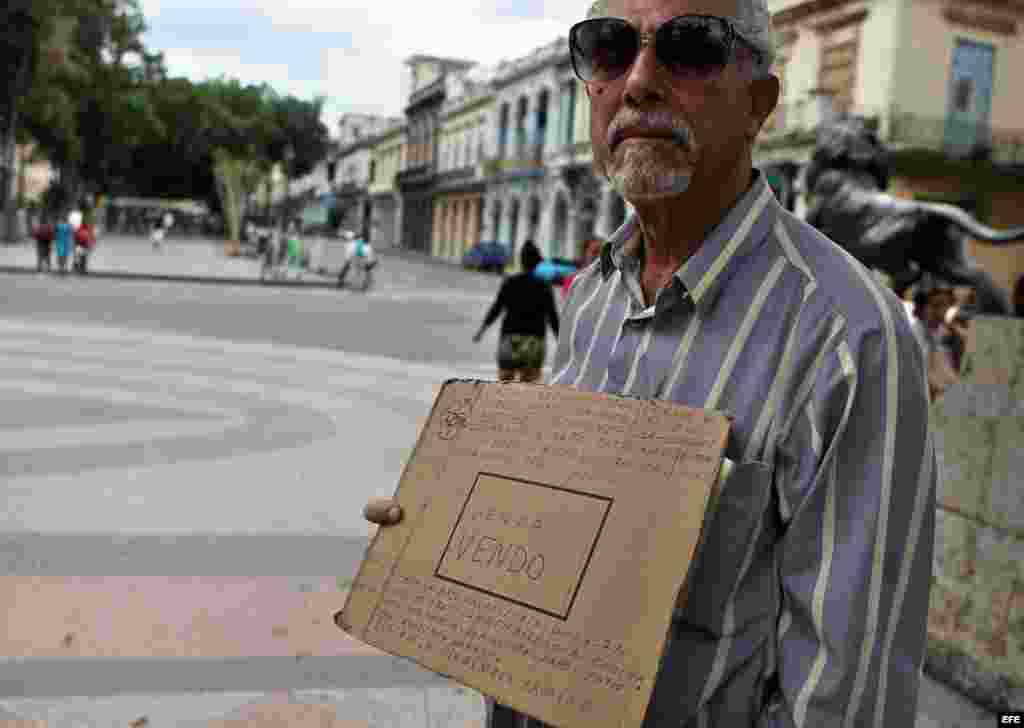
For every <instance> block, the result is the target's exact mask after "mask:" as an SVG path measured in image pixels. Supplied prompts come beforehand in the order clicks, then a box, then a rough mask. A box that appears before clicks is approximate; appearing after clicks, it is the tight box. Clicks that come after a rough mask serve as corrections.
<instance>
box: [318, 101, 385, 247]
mask: <svg viewBox="0 0 1024 728" xmlns="http://www.w3.org/2000/svg"><path fill="white" fill-rule="evenodd" d="M400 121H401V120H400V119H398V118H395V117H387V116H375V115H372V114H342V116H341V118H340V119H339V121H338V145H339V151H338V155H337V157H335V160H334V180H335V182H334V195H335V204H336V205H337V214H338V218H339V224H340V227H341V228H342V229H343V230H351V231H353V232H355V233H356V234H358V235H361V236H362V237H364V238H368V237H370V236H371V234H372V228H371V217H372V203H371V200H370V194H369V186H370V175H371V167H372V162H373V148H374V145H375V142H376V138H377V136H378V135H380V133H381V132H383V131H384V130H385V129H387V128H388V127H390V126H392V125H394V124H396V123H400Z"/></svg>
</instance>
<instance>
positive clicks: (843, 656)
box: [758, 321, 936, 728]
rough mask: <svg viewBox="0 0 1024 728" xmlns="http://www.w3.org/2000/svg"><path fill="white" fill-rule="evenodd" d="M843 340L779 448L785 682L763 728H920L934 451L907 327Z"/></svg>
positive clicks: (816, 376)
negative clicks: (917, 721)
mask: <svg viewBox="0 0 1024 728" xmlns="http://www.w3.org/2000/svg"><path fill="white" fill-rule="evenodd" d="M889 323H890V325H889V326H888V327H887V328H888V331H873V332H868V333H866V334H864V335H862V336H860V337H859V339H857V340H855V339H854V337H850V336H846V337H845V338H840V339H839V340H838V343H837V344H835V345H834V346H833V349H832V350H831V351H830V352H828V353H827V354H826V355H825V357H824V359H823V361H822V362H821V366H820V367H818V369H817V371H816V372H814V373H813V374H811V375H810V378H809V380H808V381H809V382H811V386H810V387H809V391H808V393H807V396H806V398H805V399H804V400H803V401H802V403H800V404H799V405H798V406H799V410H798V411H797V412H796V414H795V416H793V417H791V420H792V422H793V423H794V424H793V425H792V426H790V428H789V432H788V433H784V435H783V438H782V440H781V441H780V446H779V447H780V451H779V453H778V457H777V463H778V465H777V473H776V478H777V481H776V490H777V492H778V493H779V501H780V505H779V509H780V511H781V516H782V520H783V522H784V523H785V530H784V535H783V537H782V539H781V542H780V544H779V548H778V551H777V555H776V564H777V568H778V573H779V578H780V582H781V584H780V586H781V592H782V594H781V596H782V611H781V615H780V624H779V626H778V637H777V642H776V646H777V660H776V665H777V670H778V672H777V675H776V676H775V679H774V680H772V681H771V683H770V684H772V685H773V686H774V687H773V693H774V694H772V695H769V696H766V697H767V700H766V702H765V703H764V704H765V705H766V707H765V709H764V710H763V711H762V714H761V715H760V719H759V721H758V726H759V728H796V727H797V726H803V727H804V728H808V727H810V726H822V727H824V726H828V727H829V728H853V727H854V726H865V725H870V726H873V727H876V728H905V727H906V726H912V725H914V724H915V714H916V707H917V695H918V688H919V683H920V674H921V665H922V662H923V659H924V650H925V645H926V639H927V632H926V628H927V618H928V597H929V590H930V587H931V569H932V555H933V548H934V530H935V487H936V472H935V454H934V447H933V442H932V437H931V432H930V429H929V424H928V398H927V387H926V383H925V381H924V373H923V371H922V369H923V368H922V367H921V365H920V355H919V353H918V352H917V351H916V347H917V346H918V345H917V342H916V340H915V338H914V336H913V334H912V333H911V332H910V330H909V326H905V325H903V324H902V323H901V322H893V321H890V322H889Z"/></svg>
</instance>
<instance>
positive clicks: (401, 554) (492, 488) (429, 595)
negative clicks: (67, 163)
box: [337, 381, 729, 727]
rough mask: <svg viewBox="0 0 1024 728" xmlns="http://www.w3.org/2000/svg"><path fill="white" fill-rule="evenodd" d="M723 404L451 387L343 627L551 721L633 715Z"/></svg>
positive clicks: (698, 528)
mask: <svg viewBox="0 0 1024 728" xmlns="http://www.w3.org/2000/svg"><path fill="white" fill-rule="evenodd" d="M728 429H729V423H728V420H727V419H726V418H725V416H724V415H721V414H717V413H712V412H706V411H702V410H697V409H692V408H687V407H682V406H680V405H676V404H672V403H669V402H662V401H653V400H638V399H629V398H623V397H617V396H612V395H604V394H594V393H589V392H581V391H577V390H575V389H572V388H568V387H546V386H539V385H530V384H526V385H523V384H497V383H484V382H466V381H449V382H447V383H446V384H445V385H444V386H443V387H442V389H441V392H440V394H439V395H438V398H437V400H436V402H435V403H434V408H433V411H432V412H431V415H430V418H429V420H428V422H427V424H426V425H425V426H424V429H423V431H422V432H421V434H420V438H419V442H418V444H417V446H416V449H415V451H414V452H413V454H412V456H411V458H410V460H409V462H408V463H407V465H406V468H405V471H404V472H403V474H402V478H401V481H400V482H399V485H398V490H397V492H396V495H395V499H396V500H397V501H398V503H399V504H400V505H401V506H402V508H403V511H404V514H405V515H404V518H403V520H402V522H401V523H399V524H397V525H394V526H388V527H385V528H380V529H378V531H377V534H376V536H375V537H374V539H373V541H372V543H371V544H370V546H369V548H368V549H367V553H366V556H365V558H364V560H363V563H362V565H361V566H360V569H359V573H358V575H357V577H356V580H355V583H354V584H353V586H352V589H351V592H350V594H349V597H348V600H347V602H346V604H345V609H344V610H343V612H342V613H341V614H340V615H339V617H338V619H337V622H338V624H339V626H341V627H342V628H343V629H345V630H346V631H347V632H350V633H351V634H353V635H354V636H356V637H358V638H359V639H361V640H363V641H364V642H367V643H369V644H371V645H374V646H376V647H379V648H380V649H382V650H385V651H387V652H390V653H393V654H396V655H400V656H403V657H407V658H410V659H412V660H414V661H416V662H417V663H419V664H421V665H423V666H425V667H427V668H429V669H431V670H433V671H435V672H438V673H441V674H444V675H447V676H450V677H452V678H454V679H455V680H458V681H459V682H461V683H463V684H465V685H468V686H470V687H472V688H475V689H476V690H479V691H480V692H482V693H484V694H486V695H490V696H493V697H494V698H495V699H497V700H498V701H499V702H501V703H503V704H505V705H509V706H511V707H513V708H515V709H517V710H519V711H521V712H523V713H526V714H528V715H531V716H534V717H536V718H539V719H541V720H543V721H545V722H547V723H550V724H552V725H555V726H580V725H588V726H624V727H628V726H639V725H640V723H641V722H642V720H643V717H644V713H645V711H646V709H647V703H648V701H649V699H650V694H651V690H652V689H653V686H654V678H655V676H656V674H657V670H658V664H659V661H660V657H661V653H662V650H663V648H664V644H665V638H666V636H667V633H668V629H669V626H670V622H671V618H672V613H673V610H674V608H675V607H676V602H677V599H678V598H679V597H680V594H681V591H682V588H683V585H684V579H685V578H686V577H687V573H688V571H689V564H690V562H691V560H692V558H693V555H694V553H695V550H696V548H697V544H698V542H699V539H700V535H701V532H702V527H703V522H704V514H705V510H706V508H707V505H708V502H709V498H710V497H712V495H713V492H712V491H713V489H714V486H715V483H716V481H717V475H718V472H719V469H720V467H721V463H722V456H723V452H724V448H725V444H726V438H727V436H728Z"/></svg>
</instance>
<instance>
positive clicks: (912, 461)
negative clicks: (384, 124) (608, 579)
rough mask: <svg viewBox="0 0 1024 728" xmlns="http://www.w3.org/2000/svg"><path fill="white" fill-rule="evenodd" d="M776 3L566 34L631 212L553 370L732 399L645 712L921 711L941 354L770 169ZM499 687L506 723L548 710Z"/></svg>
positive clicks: (655, 395) (884, 718)
mask: <svg viewBox="0 0 1024 728" xmlns="http://www.w3.org/2000/svg"><path fill="white" fill-rule="evenodd" d="M771 18H772V15H771V12H770V10H769V7H768V2H767V0H702V1H701V2H696V0H643V1H642V2H638V1H637V0H599V1H598V2H595V3H594V4H593V5H592V8H591V12H590V16H589V17H588V18H587V19H586V20H582V21H581V22H579V23H577V24H575V25H574V26H573V27H572V28H571V29H570V30H569V33H568V45H569V48H568V50H569V55H570V60H571V61H572V67H573V70H574V72H575V73H576V75H577V76H578V77H579V79H580V80H581V81H582V83H583V88H584V91H585V93H586V94H587V97H588V100H589V109H590V132H591V139H590V141H591V148H592V149H593V156H594V167H595V169H596V170H597V172H598V173H599V174H601V175H603V176H604V177H605V178H607V179H608V180H609V181H610V182H611V184H612V186H613V188H614V189H615V191H616V192H617V193H618V194H619V195H621V196H622V197H623V198H625V200H626V201H627V202H629V203H630V204H631V206H632V211H631V212H630V213H629V215H628V217H627V219H626V221H625V223H624V224H623V225H622V226H621V227H620V228H619V229H618V230H617V231H616V232H615V234H613V235H612V236H611V238H610V239H609V240H608V242H607V243H606V244H605V246H604V249H603V250H602V252H601V256H600V258H599V261H598V263H597V264H596V265H593V266H591V267H590V268H588V269H586V270H584V271H582V272H581V273H580V274H579V275H578V276H577V278H576V281H575V283H574V284H573V287H572V291H571V293H570V294H569V297H568V299H567V300H566V302H565V308H564V309H563V311H562V316H563V319H564V322H565V324H566V325H565V326H564V327H563V328H562V330H561V336H560V337H559V340H558V349H557V351H556V352H555V357H554V366H553V371H554V373H553V375H552V377H551V384H553V385H557V386H569V387H574V388H576V389H580V390H587V391H596V392H605V393H611V394H617V395H625V396H632V397H639V398H644V399H659V400H667V401H671V402H675V403H677V404H680V405H685V406H689V407H697V408H701V409H707V410H714V411H717V412H726V413H728V414H729V418H730V423H731V424H730V432H729V438H728V442H727V446H726V451H725V457H726V458H727V460H729V461H731V463H732V464H731V467H728V468H725V467H723V468H722V470H723V473H726V474H724V475H723V478H724V479H725V482H724V483H723V485H722V487H721V491H720V495H719V496H718V501H717V507H716V508H715V510H714V512H713V514H712V515H711V516H710V517H709V520H708V523H707V524H706V525H707V526H708V528H707V531H706V533H704V534H702V537H701V546H700V549H699V551H698V552H697V553H696V554H695V555H694V560H693V563H692V565H690V567H689V575H688V577H687V585H688V586H687V588H686V591H685V593H682V594H680V598H679V601H678V603H677V606H676V609H675V610H674V612H673V614H672V619H671V626H670V629H669V632H668V633H667V636H666V638H665V644H664V651H663V653H662V655H661V659H660V662H659V665H658V669H657V673H656V674H655V675H654V676H653V680H652V684H651V685H650V688H651V696H650V700H649V701H648V704H647V707H646V716H645V721H644V725H645V726H650V727H651V728H654V727H659V728H660V727H661V726H680V727H682V726H686V727H687V728H689V727H692V726H702V727H705V728H733V726H743V727H744V728H749V727H750V726H763V727H764V728H767V727H768V726H780V727H781V726H808V727H810V726H815V727H818V726H871V728H904V727H905V726H913V725H914V724H915V722H916V718H917V715H916V713H917V703H918V692H919V689H920V680H921V668H922V665H923V662H924V656H925V647H926V644H927V624H928V606H929V598H930V597H929V592H930V589H931V583H932V561H933V554H934V548H935V504H936V482H937V470H938V469H937V467H936V459H935V447H934V441H933V435H932V430H931V426H930V422H929V402H928V385H927V382H926V378H925V368H924V366H922V363H921V362H922V359H921V354H920V351H919V348H918V344H917V342H916V341H915V339H914V334H913V332H912V331H911V328H910V321H909V320H908V318H907V316H906V315H905V313H904V311H903V307H902V305H901V303H900V301H899V299H898V298H897V297H896V296H895V294H894V293H893V292H892V291H890V290H887V289H885V288H884V287H883V286H881V285H879V283H878V282H877V281H876V280H875V279H874V278H873V277H872V276H871V274H870V273H869V272H868V271H867V270H866V269H865V268H864V267H863V266H861V265H860V264H859V263H857V262H856V261H855V260H853V259H852V258H851V257H850V256H849V255H848V254H847V253H845V252H844V251H843V250H842V248H840V247H839V246H838V245H837V244H836V243H835V242H834V241H832V240H829V239H828V238H827V237H825V236H824V235H822V234H821V233H820V232H818V231H817V230H815V229H814V228H813V227H811V226H810V225H809V224H807V223H806V222H805V221H804V220H802V219H800V218H798V217H796V216H795V215H793V214H792V213H790V212H789V211H787V210H786V209H785V208H784V207H783V206H782V205H781V204H779V202H778V200H777V199H776V197H775V195H774V193H773V192H772V190H771V187H770V186H769V185H768V182H767V179H766V178H765V175H764V173H763V172H761V171H760V170H758V169H756V168H754V167H753V149H754V145H755V144H756V142H757V137H758V134H759V133H760V130H761V129H762V127H763V126H764V124H765V122H766V120H767V119H768V118H769V117H770V116H771V114H772V112H773V111H774V110H775V108H776V107H777V104H778V100H779V90H780V82H779V79H778V77H777V76H776V75H775V74H774V73H773V71H772V68H773V66H774V63H775V46H774V40H773V39H774V32H773V30H772V20H771ZM725 465H729V463H725ZM680 485H681V486H683V485H684V484H683V483H682V482H681V481H680ZM637 497H638V498H643V494H642V493H638V494H637ZM375 505H376V504H375ZM371 515H373V516H374V518H373V520H374V522H376V523H380V524H381V525H384V526H389V525H390V524H393V523H397V522H401V520H402V508H401V506H398V505H397V504H395V505H394V506H393V507H391V508H374V509H373V510H372V511H368V512H367V518H370V516H371ZM680 563H681V565H685V564H686V563H687V560H686V559H682V560H681V561H680ZM645 567H646V565H645V564H639V563H631V562H630V561H629V559H628V558H623V559H622V560H621V561H620V562H619V564H618V568H619V569H634V570H637V571H645V570H646V569H645ZM610 587H611V588H614V585H610ZM626 597H627V598H632V599H641V600H642V599H644V594H642V593H640V594H630V595H626ZM595 627H596V625H595ZM489 706H490V710H489V711H488V724H489V725H490V726H491V728H504V727H505V726H520V727H521V726H529V727H530V728H533V727H534V726H540V725H543V724H542V723H540V722H539V721H537V720H535V719H531V718H529V717H527V716H524V715H520V714H518V713H517V712H516V711H515V710H513V709H512V708H510V707H507V706H502V705H500V704H496V703H494V702H493V701H490V703H489Z"/></svg>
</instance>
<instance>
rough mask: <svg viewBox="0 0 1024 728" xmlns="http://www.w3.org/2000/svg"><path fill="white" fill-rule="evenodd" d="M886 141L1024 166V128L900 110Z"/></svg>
mask: <svg viewBox="0 0 1024 728" xmlns="http://www.w3.org/2000/svg"><path fill="white" fill-rule="evenodd" d="M888 122H889V133H888V137H887V139H886V141H887V142H888V144H889V145H890V146H892V147H893V148H894V149H918V150H924V151H930V152H940V153H942V155H943V156H945V157H947V158H950V159H958V160H970V161H984V162H990V163H992V164H993V165H996V166H1007V167H1021V166H1024V129H1005V128H1003V129H1000V128H993V127H992V126H991V125H989V124H987V123H984V124H979V123H968V122H958V121H953V120H947V119H937V118H934V117H926V116H919V115H917V114H908V113H905V112H900V111H892V112H890V114H889V115H888Z"/></svg>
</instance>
